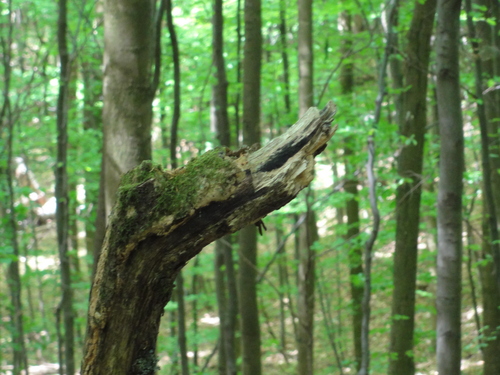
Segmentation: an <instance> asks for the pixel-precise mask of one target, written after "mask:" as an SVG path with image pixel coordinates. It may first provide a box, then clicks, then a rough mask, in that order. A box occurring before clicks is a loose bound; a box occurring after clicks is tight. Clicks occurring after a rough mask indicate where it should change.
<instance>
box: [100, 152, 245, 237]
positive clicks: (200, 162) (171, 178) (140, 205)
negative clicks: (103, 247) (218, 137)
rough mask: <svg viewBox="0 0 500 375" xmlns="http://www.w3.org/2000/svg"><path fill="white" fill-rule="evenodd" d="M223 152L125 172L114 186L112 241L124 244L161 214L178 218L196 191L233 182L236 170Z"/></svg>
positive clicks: (148, 163) (143, 165)
mask: <svg viewBox="0 0 500 375" xmlns="http://www.w3.org/2000/svg"><path fill="white" fill-rule="evenodd" d="M225 153H226V151H225V149H221V148H217V149H214V150H211V151H208V152H206V153H205V154H203V155H201V156H199V157H197V158H195V159H193V160H191V162H189V164H188V165H186V167H184V168H181V169H177V170H175V171H173V172H169V171H165V170H163V169H162V168H161V166H160V165H159V164H155V163H152V162H151V161H144V162H142V163H141V165H139V166H138V167H136V168H134V169H132V170H131V171H129V172H127V173H126V174H125V175H124V176H123V177H122V180H121V183H120V187H119V189H118V195H117V204H116V207H115V212H114V214H113V216H114V218H113V219H112V224H111V225H112V228H111V231H112V233H113V237H114V238H110V240H111V241H112V243H114V244H115V245H117V246H121V245H125V244H127V243H128V241H129V239H130V238H131V236H133V235H134V234H136V233H138V232H142V231H144V230H147V229H148V228H149V227H150V226H151V224H152V223H153V222H156V221H157V220H158V219H160V218H161V217H165V216H170V215H175V217H182V216H184V215H186V214H187V213H188V212H189V210H190V209H191V208H192V207H193V206H194V205H195V204H196V202H197V201H198V199H199V198H200V194H201V195H203V194H206V192H207V191H213V189H224V188H225V187H226V186H227V184H231V183H234V179H235V178H236V172H237V169H236V167H235V166H234V165H233V163H232V162H231V161H230V160H229V159H227V158H225V157H224V156H225Z"/></svg>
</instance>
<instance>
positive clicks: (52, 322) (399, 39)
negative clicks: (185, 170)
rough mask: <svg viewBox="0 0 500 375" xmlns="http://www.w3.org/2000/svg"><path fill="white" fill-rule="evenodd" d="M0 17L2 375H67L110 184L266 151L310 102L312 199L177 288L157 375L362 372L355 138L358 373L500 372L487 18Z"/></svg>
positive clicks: (221, 12)
mask: <svg viewBox="0 0 500 375" xmlns="http://www.w3.org/2000/svg"><path fill="white" fill-rule="evenodd" d="M0 4H1V8H0V9H1V16H0V17H1V21H0V22H1V26H2V27H1V28H0V56H1V63H0V75H1V76H2V83H1V85H2V86H1V95H2V98H1V100H0V186H1V189H0V261H1V262H0V263H1V267H2V270H3V273H2V275H3V277H2V278H1V279H0V297H1V300H2V301H4V302H3V303H2V304H1V305H0V316H2V319H1V321H0V338H1V340H0V373H7V372H9V373H13V374H16V375H17V374H21V373H23V372H22V371H24V370H26V369H27V368H28V367H29V372H30V373H47V374H48V373H60V374H63V373H72V372H73V371H74V368H75V367H76V370H77V369H78V364H79V363H80V360H81V355H82V345H83V340H84V338H85V324H86V313H87V300H88V292H89V287H90V281H91V279H92V273H93V272H92V270H93V265H94V263H95V260H96V259H97V258H98V254H99V249H100V246H101V243H102V241H103V236H104V228H105V224H104V223H105V221H106V217H107V214H109V210H110V208H111V207H112V202H113V194H114V190H115V189H116V186H117V183H118V181H119V177H120V175H121V174H122V173H123V172H125V171H126V170H127V169H129V168H131V167H133V166H135V165H136V164H139V162H140V161H142V160H145V159H150V158H152V159H153V160H154V161H155V162H160V163H163V164H164V165H165V167H166V168H172V167H179V166H182V165H183V164H185V163H186V162H187V161H188V160H189V159H191V158H192V157H194V156H197V155H199V154H202V153H203V152H205V151H207V150H209V149H211V148H214V147H216V146H219V145H223V146H230V147H232V148H234V149H236V148H238V147H240V146H243V145H247V146H251V145H252V144H254V143H256V142H260V143H262V144H265V143H267V142H269V141H270V140H271V139H272V138H273V137H275V136H277V135H279V134H281V133H282V132H283V130H285V129H286V128H287V127H288V126H290V125H291V124H293V123H294V122H295V121H296V119H297V118H298V117H299V115H300V114H302V113H303V112H304V111H305V110H306V109H307V108H308V107H309V106H311V105H314V106H318V107H322V106H324V104H325V103H326V102H327V101H328V100H333V101H334V102H335V103H336V105H337V107H338V114H337V117H336V122H337V123H338V126H339V130H338V132H337V135H336V136H335V137H334V139H333V140H332V142H331V143H330V144H329V146H328V148H327V150H325V152H324V153H323V154H321V156H319V157H318V160H317V166H316V179H315V181H314V182H313V184H312V186H311V188H310V189H308V191H307V192H303V193H302V194H301V196H300V197H299V198H298V199H296V200H295V201H294V202H292V203H290V204H289V205H288V206H286V207H284V208H282V209H281V210H280V211H278V212H275V213H273V214H272V215H269V216H268V217H267V218H266V219H265V220H264V223H265V227H266V228H267V230H264V227H262V226H260V227H259V228H257V227H255V226H253V225H252V226H249V227H248V228H246V229H244V230H243V231H242V232H241V233H239V234H237V235H234V236H230V237H225V238H223V239H221V240H219V241H217V242H216V243H215V244H213V245H210V246H208V247H207V248H206V249H205V250H204V251H203V252H202V253H201V254H200V255H199V256H198V257H197V258H196V259H195V260H193V261H192V262H191V263H190V264H189V265H188V266H187V267H186V268H185V269H184V270H183V273H182V278H181V279H179V280H178V289H177V290H178V293H176V297H175V299H174V300H173V301H172V302H170V303H169V304H168V305H167V306H166V308H165V315H164V317H163V321H162V325H161V327H162V328H161V335H160V337H159V340H158V348H157V356H158V358H159V362H158V364H159V366H160V370H159V371H158V373H159V374H176V373H179V374H180V373H181V372H182V374H188V373H192V374H221V375H222V374H239V373H244V374H258V373H264V374H278V373H279V374H283V373H285V374H288V373H289V374H296V373H299V374H313V373H314V374H348V373H356V372H357V371H358V370H359V369H360V365H361V361H362V355H363V343H362V341H361V332H362V309H361V305H362V296H363V289H364V284H365V283H364V281H365V280H366V277H367V275H365V274H364V270H365V267H364V266H363V264H364V262H365V260H366V259H364V258H363V253H364V246H365V244H366V242H367V240H368V239H369V236H370V233H371V231H372V227H371V225H372V221H373V218H372V213H371V209H370V202H369V197H368V196H369V184H368V179H367V168H366V162H367V160H368V147H367V140H368V138H369V137H372V139H373V142H374V145H375V146H376V148H375V150H376V154H375V160H374V172H375V175H376V177H377V181H376V192H377V196H376V202H377V204H378V208H379V210H380V215H381V225H380V229H379V231H378V237H377V239H376V241H375V243H374V246H373V249H372V253H371V254H372V259H371V260H372V269H371V273H370V278H369V280H370V281H371V294H372V295H371V317H370V326H369V328H370V331H369V340H370V341H369V344H370V345H369V346H368V347H367V346H366V345H365V354H367V353H366V348H369V353H368V354H369V368H365V369H364V370H363V371H366V370H368V372H369V373H372V374H387V373H389V374H393V375H396V374H398V375H401V374H405V375H406V374H411V375H412V374H416V373H419V374H433V373H435V371H436V369H438V367H439V368H440V369H445V368H454V370H453V371H455V372H456V371H458V370H457V368H458V367H460V366H461V368H462V372H463V373H464V374H479V373H484V374H485V375H497V374H498V373H499V371H500V356H499V355H498V350H499V348H500V337H499V335H498V334H499V332H498V329H499V326H500V310H499V309H498V306H499V305H500V289H499V283H498V280H500V278H499V277H497V276H499V273H498V272H497V269H498V267H500V253H499V246H498V244H497V243H496V241H495V240H497V239H498V228H497V226H498V220H496V217H498V216H499V210H500V197H499V192H500V186H499V183H500V174H499V164H498V163H499V160H500V159H499V158H498V155H499V152H500V151H499V150H500V148H499V123H500V120H499V119H500V114H499V113H498V112H499V108H500V49H499V48H500V34H499V31H500V21H499V18H500V6H499V4H498V2H495V1H489V0H477V1H472V2H470V0H468V2H467V3H465V2H464V3H463V4H461V3H460V2H459V1H455V2H453V4H452V3H449V4H448V5H447V6H451V7H452V8H451V10H447V9H446V8H443V4H441V5H440V4H439V1H438V2H436V1H433V0H426V1H424V2H422V1H407V2H402V1H399V0H388V1H375V2H373V1H371V2H370V1H365V0H356V1H343V2H327V1H308V0H301V1H298V2H292V1H289V0H275V1H268V2H262V3H261V2H260V1H258V0H231V1H228V0H213V1H200V0H192V1H191V0H189V1H183V2H178V1H173V2H172V1H169V0H158V1H153V0H148V1H145V2H140V5H138V4H139V3H138V2H135V1H126V0H119V1H118V0H113V1H112V0H101V1H86V0H78V1H73V2H68V3H67V4H66V2H65V1H63V0H61V1H60V2H57V3H56V2H53V1H47V0H40V1H32V2H29V1H16V0H3V1H2V2H0ZM440 6H441V8H440ZM436 7H437V8H439V11H438V12H436ZM439 12H441V13H439ZM438 14H441V18H439V17H438ZM452 14H453V15H454V16H453V17H455V18H456V19H455V18H454V22H455V23H454V24H453V25H451V23H450V24H447V22H444V21H443V22H442V25H437V24H436V20H437V21H439V19H446V20H450V19H451V18H450V17H451V15H452ZM460 14H462V15H463V17H459V15H460ZM65 20H66V21H65ZM450 26H453V27H454V29H453V30H449V29H447V28H448V27H450ZM450 33H451V34H450ZM447 35H451V36H452V37H451V39H450V37H447ZM458 35H459V36H460V38H459V37H458ZM451 47H453V48H452V49H453V51H451V50H450V48H451ZM450 52H451V53H455V55H451V56H447V55H446V54H449V53H450ZM450 61H451V63H452V65H451V66H448V65H447V64H448V62H450ZM451 82H453V83H451ZM446 85H451V86H450V87H451V89H447V88H446V87H447V86H446ZM381 88H382V89H381ZM450 100H451V102H449V101H450ZM374 125H375V126H374ZM462 132H463V140H461V136H460V134H462ZM450 150H451V152H452V153H451V154H449V153H448V152H450ZM460 155H463V168H462V166H461V163H462V162H461V161H460V160H461V158H462V156H460ZM462 169H463V174H462ZM450 181H451V185H450ZM460 185H462V186H460ZM56 207H57V208H58V215H57V218H56ZM448 215H449V216H448ZM438 227H439V228H440V229H439V230H438ZM259 232H261V233H259ZM452 233H453V234H452ZM450 257H451V258H450ZM451 259H453V262H451ZM450 266H453V268H450ZM448 274H451V275H452V276H453V277H454V279H453V280H452V279H450V278H449V277H448V276H447V275H448ZM438 280H440V281H439V282H438ZM450 283H451V284H450ZM181 285H182V288H181ZM450 301H454V302H453V303H451V302H450ZM450 319H451V320H450ZM451 327H453V328H451ZM449 330H453V332H454V334H453V335H454V341H453V343H450V342H448V341H447V339H444V338H443V337H449V336H447V335H446V333H447V332H448V331H449ZM443 335H444V336H443ZM73 357H74V359H73ZM449 366H451V367H449ZM37 371H38V372H37ZM443 371H444V370H443ZM450 371H452V370H450ZM450 373H451V372H450Z"/></svg>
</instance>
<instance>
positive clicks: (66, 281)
mask: <svg viewBox="0 0 500 375" xmlns="http://www.w3.org/2000/svg"><path fill="white" fill-rule="evenodd" d="M66 5H67V4H66V0H59V19H58V30H57V39H58V46H59V59H60V64H61V68H60V69H61V72H60V79H59V97H58V100H57V162H56V168H55V174H56V189H55V190H56V194H55V195H56V200H57V210H56V222H57V243H58V248H59V261H60V269H61V289H62V300H61V309H62V313H63V326H64V359H65V367H66V368H65V373H66V374H67V375H73V374H74V373H75V358H74V357H75V355H74V345H75V343H74V342H75V338H74V316H73V289H72V287H71V265H70V259H69V255H68V240H69V195H68V172H67V160H68V159H67V151H68V106H69V103H68V102H69V78H70V60H69V55H68V46H67V41H66V33H67V8H66Z"/></svg>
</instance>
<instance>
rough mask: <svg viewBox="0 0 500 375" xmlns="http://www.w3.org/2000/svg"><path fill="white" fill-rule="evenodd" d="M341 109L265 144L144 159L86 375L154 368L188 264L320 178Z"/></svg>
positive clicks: (104, 291) (122, 217)
mask: <svg viewBox="0 0 500 375" xmlns="http://www.w3.org/2000/svg"><path fill="white" fill-rule="evenodd" d="M333 115H334V107H333V104H331V103H329V105H328V107H327V108H325V110H323V111H321V112H319V111H318V110H317V109H315V108H312V109H310V110H309V111H308V112H307V113H306V114H305V115H304V117H303V118H302V119H301V120H299V121H298V122H297V123H296V124H295V125H294V126H293V127H291V128H290V129H289V130H288V132H287V133H285V134H283V135H282V136H280V137H278V138H275V139H274V140H273V141H272V142H270V143H268V144H267V145H266V146H265V147H263V148H261V149H260V150H258V151H248V150H245V149H243V150H240V151H238V152H231V151H229V150H228V149H222V148H219V149H215V150H213V151H210V152H207V153H206V154H204V155H202V156H200V157H199V158H196V159H194V160H192V161H191V162H190V163H189V164H188V165H187V166H186V167H184V168H180V169H176V170H174V171H165V170H162V169H161V168H160V167H159V166H157V165H153V164H152V163H151V162H143V163H142V164H141V165H140V166H138V167H137V168H135V169H133V170H131V171H130V172H128V173H127V174H126V175H124V177H123V179H122V182H121V187H120V189H119V191H118V195H117V203H116V206H115V208H114V210H113V213H112V215H111V217H110V219H109V225H108V231H107V234H106V239H105V242H104V247H103V252H102V254H101V257H100V259H99V264H98V265H97V271H96V275H95V278H94V281H93V285H92V290H91V295H90V303H89V316H88V327H87V340H86V345H85V352H84V359H83V362H82V371H81V373H82V375H88V374H110V373H115V374H142V375H147V374H154V372H155V369H156V367H157V366H156V362H157V359H156V354H155V348H156V340H157V335H158V328H159V323H160V318H161V316H162V314H163V311H164V310H163V309H164V306H165V304H166V303H167V302H168V301H169V299H170V297H171V294H172V289H173V284H174V281H175V278H176V276H177V274H178V273H179V271H180V270H181V269H182V268H183V267H184V265H185V264H186V263H187V261H188V260H189V259H191V258H192V257H194V256H195V255H196V254H198V253H199V252H200V251H201V249H202V248H203V247H204V246H206V245H208V244H209V243H211V242H212V241H214V240H215V239H217V238H220V237H222V236H224V235H226V234H229V233H231V232H235V231H237V230H239V229H241V228H242V227H244V226H246V225H248V224H250V223H255V222H257V221H259V220H260V219H262V218H263V217H264V216H265V215H267V214H268V213H270V212H271V211H273V210H275V209H277V208H279V207H282V206H283V205H284V204H286V203H288V202H289V201H290V200H292V199H293V198H294V197H295V196H296V195H297V194H298V192H299V191H300V190H302V189H303V188H304V187H306V186H307V185H308V184H309V183H310V182H311V180H312V178H313V169H314V156H316V155H317V154H319V153H320V152H321V151H322V150H323V149H324V148H325V146H326V142H327V141H328V140H329V139H330V137H331V136H332V135H333V133H334V129H332V128H331V127H330V123H331V121H332V120H333ZM240 273H241V270H240ZM252 282H253V284H255V280H252ZM243 285H245V284H243ZM243 328H244V327H243ZM243 328H242V330H243ZM242 333H243V334H247V332H242ZM259 357H260V353H259Z"/></svg>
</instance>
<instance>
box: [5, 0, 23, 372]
mask: <svg viewBox="0 0 500 375" xmlns="http://www.w3.org/2000/svg"><path fill="white" fill-rule="evenodd" d="M12 12H13V9H12V1H9V2H8V15H7V16H8V29H7V33H8V34H7V38H6V40H3V43H2V47H3V51H2V52H3V54H2V55H3V56H2V65H3V84H4V85H3V90H2V91H3V92H2V94H3V104H2V108H1V112H0V135H2V133H3V131H4V128H5V129H6V131H7V136H6V142H5V148H4V150H6V151H7V155H6V158H5V159H6V162H5V163H6V165H5V167H0V172H2V173H0V175H1V176H2V180H4V177H5V181H1V183H2V188H3V189H2V190H4V189H5V190H6V191H7V194H5V195H3V194H2V200H3V202H2V207H1V212H0V216H1V217H2V218H4V217H6V226H5V228H3V233H2V234H3V240H2V242H3V245H4V246H5V247H10V248H12V260H11V261H10V262H9V264H8V267H7V286H8V288H9V294H10V306H9V308H8V310H9V315H10V320H11V334H12V362H13V374H14V375H20V374H21V370H23V369H25V370H26V371H28V358H27V353H26V346H25V343H24V324H23V306H22V302H21V289H22V286H21V276H20V272H19V257H20V252H19V241H18V237H17V218H16V211H15V206H14V201H15V197H14V185H13V181H12V176H13V171H12V163H13V153H12V146H13V139H14V119H13V117H12V109H11V103H10V95H11V93H10V82H11V59H12V44H13V40H12V33H13V27H14V25H13V22H14V19H13V17H14V15H13V13H12ZM5 185H6V186H5ZM7 209H8V211H9V212H7Z"/></svg>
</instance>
